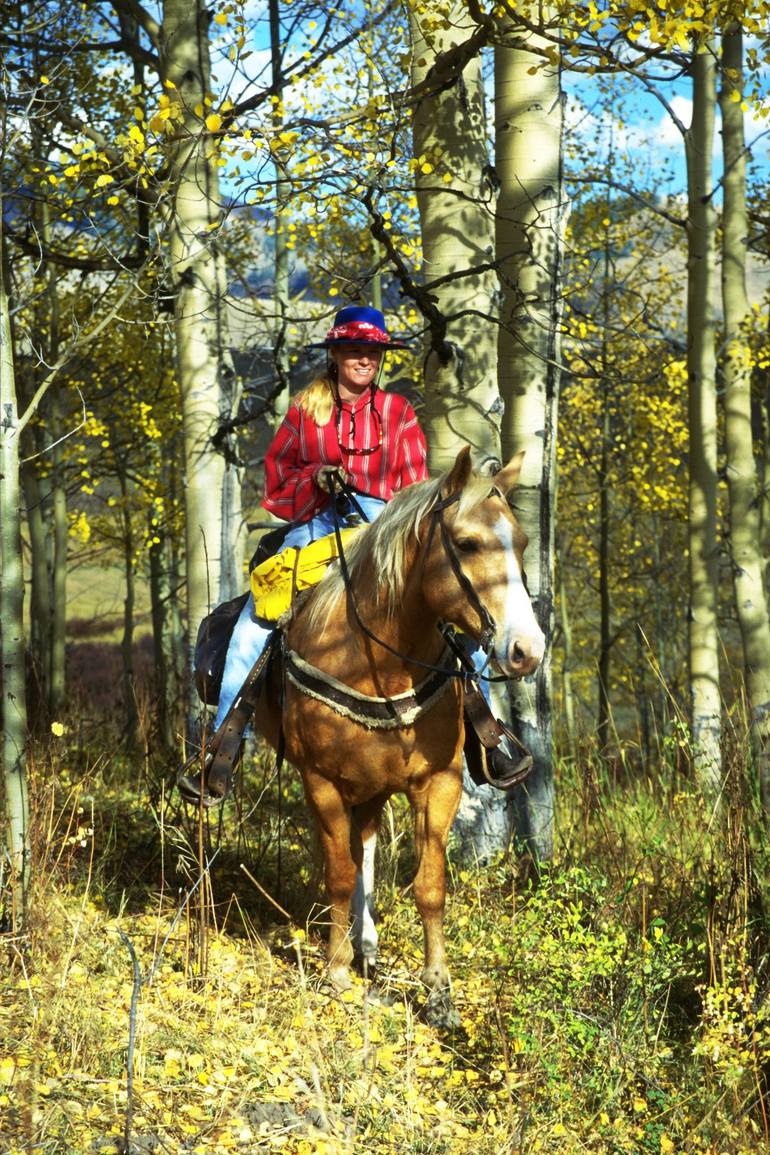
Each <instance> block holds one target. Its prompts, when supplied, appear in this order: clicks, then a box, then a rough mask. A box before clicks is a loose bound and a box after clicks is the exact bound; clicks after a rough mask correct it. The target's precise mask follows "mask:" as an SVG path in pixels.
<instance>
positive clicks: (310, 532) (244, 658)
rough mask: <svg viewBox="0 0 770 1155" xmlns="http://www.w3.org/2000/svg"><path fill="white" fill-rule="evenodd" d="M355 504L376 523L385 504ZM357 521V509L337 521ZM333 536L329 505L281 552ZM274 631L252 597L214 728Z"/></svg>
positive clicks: (290, 536) (238, 628) (238, 629)
mask: <svg viewBox="0 0 770 1155" xmlns="http://www.w3.org/2000/svg"><path fill="white" fill-rule="evenodd" d="M356 501H357V502H358V504H359V505H360V506H361V509H362V510H363V511H364V513H365V515H366V516H367V517H368V519H369V521H374V519H375V518H376V517H378V516H379V514H380V513H382V511H383V509H384V508H385V502H384V501H381V500H380V498H378V497H368V496H365V495H364V494H356ZM356 518H357V514H356V512H355V510H352V511H351V512H350V513H349V514H345V512H343V513H342V514H340V515H339V516H338V521H339V523H340V525H341V526H346V525H350V524H357V520H356ZM359 520H360V519H359ZM330 533H334V513H333V511H332V509H331V507H330V506H327V507H326V508H325V509H322V510H321V512H320V513H317V514H316V515H315V517H312V518H311V519H310V521H305V522H303V523H302V525H295V526H294V528H293V529H290V530H289V532H288V533H287V534H286V537H285V538H284V542H283V545H282V546H281V549H288V548H289V546H294V548H295V549H301V548H302V546H303V545H309V544H310V542H311V541H317V540H318V538H319V537H327V536H328V535H329V534H330ZM274 629H275V622H268V621H266V620H265V618H258V617H257V615H256V613H255V611H254V598H253V597H252V595H251V594H249V598H248V601H247V602H246V605H245V606H244V607H243V609H242V610H241V616H240V617H239V618H238V621H237V622H236V623H235V629H234V630H233V635H232V637H231V638H230V645H229V646H228V648H227V657H226V658H225V669H224V673H223V674H222V689H221V690H220V691H219V703H218V706H217V716H216V720H215V722H214V727H215V728H218V727H219V726H220V725H221V724H222V721H223V719H224V716H225V714H226V713H227V711H228V710H229V709H230V707H231V706H232V704H233V702H234V701H235V696H236V694H237V693H238V691H239V690H240V688H241V686H242V685H243V683H244V682H245V681H246V678H247V677H248V676H249V671H250V670H251V667H252V666H253V665H254V663H255V662H256V660H257V658H258V657H259V655H260V654H261V653H262V651H263V650H264V648H265V646H266V645H267V639H268V638H269V637H270V635H271V634H272V632H273V630H274Z"/></svg>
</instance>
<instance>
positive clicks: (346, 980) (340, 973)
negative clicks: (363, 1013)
mask: <svg viewBox="0 0 770 1155" xmlns="http://www.w3.org/2000/svg"><path fill="white" fill-rule="evenodd" d="M326 977H327V978H328V980H329V982H330V984H331V986H333V987H334V989H335V991H336V992H337V994H338V995H341V994H344V993H345V991H349V990H350V989H351V987H352V986H353V980H352V979H351V977H350V972H349V971H348V968H347V967H329V970H328V971H327V976H326Z"/></svg>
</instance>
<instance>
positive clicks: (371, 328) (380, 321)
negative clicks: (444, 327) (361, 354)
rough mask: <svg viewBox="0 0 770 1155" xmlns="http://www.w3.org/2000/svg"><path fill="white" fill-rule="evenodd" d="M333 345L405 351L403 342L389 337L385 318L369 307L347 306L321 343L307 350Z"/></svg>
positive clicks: (338, 315) (326, 347) (310, 346)
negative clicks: (369, 346)
mask: <svg viewBox="0 0 770 1155" xmlns="http://www.w3.org/2000/svg"><path fill="white" fill-rule="evenodd" d="M335 345H381V346H383V347H384V348H387V349H406V348H407V346H406V345H405V344H404V342H403V341H399V340H396V339H395V338H393V337H391V335H390V333H388V330H387V329H386V327H385V318H384V316H383V315H382V313H381V312H380V310H379V309H373V308H372V307H371V306H370V305H347V306H346V307H345V308H344V309H340V310H339V312H338V313H337V315H336V316H335V318H334V324H333V325H332V327H331V329H330V330H329V332H328V333H327V334H326V337H325V338H324V340H323V341H316V342H315V343H314V344H312V345H308V349H330V348H331V347H332V346H335Z"/></svg>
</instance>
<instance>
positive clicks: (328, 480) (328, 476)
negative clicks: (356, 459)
mask: <svg viewBox="0 0 770 1155" xmlns="http://www.w3.org/2000/svg"><path fill="white" fill-rule="evenodd" d="M315 483H316V485H317V486H318V488H319V489H322V490H323V491H324V493H328V492H329V489H330V486H332V485H334V486H337V485H347V484H349V483H350V478H349V477H348V475H347V473H345V470H344V469H343V468H342V466H341V465H322V466H321V467H320V469H319V470H318V472H317V473H316V475H315Z"/></svg>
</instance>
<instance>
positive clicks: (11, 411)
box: [0, 190, 30, 927]
mask: <svg viewBox="0 0 770 1155" xmlns="http://www.w3.org/2000/svg"><path fill="white" fill-rule="evenodd" d="M2 210H3V200H2V190H0V655H1V656H2V665H1V666H0V684H1V685H2V702H1V703H0V721H2V730H3V736H2V774H3V794H4V798H5V823H4V831H3V837H2V839H0V855H1V857H0V917H2V918H3V919H4V920H5V921H6V922H8V923H10V925H11V926H14V927H16V926H19V925H20V924H21V923H22V921H23V919H24V913H25V902H26V895H27V884H28V880H29V856H30V843H29V799H28V794H27V771H26V763H25V746H26V741H27V707H26V694H25V678H24V671H25V664H24V629H23V621H22V604H23V595H24V575H23V572H22V560H21V559H22V554H21V493H20V485H19V432H20V430H19V413H18V406H17V400H16V380H15V375H14V363H13V345H12V337H11V318H10V310H9V304H8V289H7V262H6V259H5V238H4V236H3V216H2Z"/></svg>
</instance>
